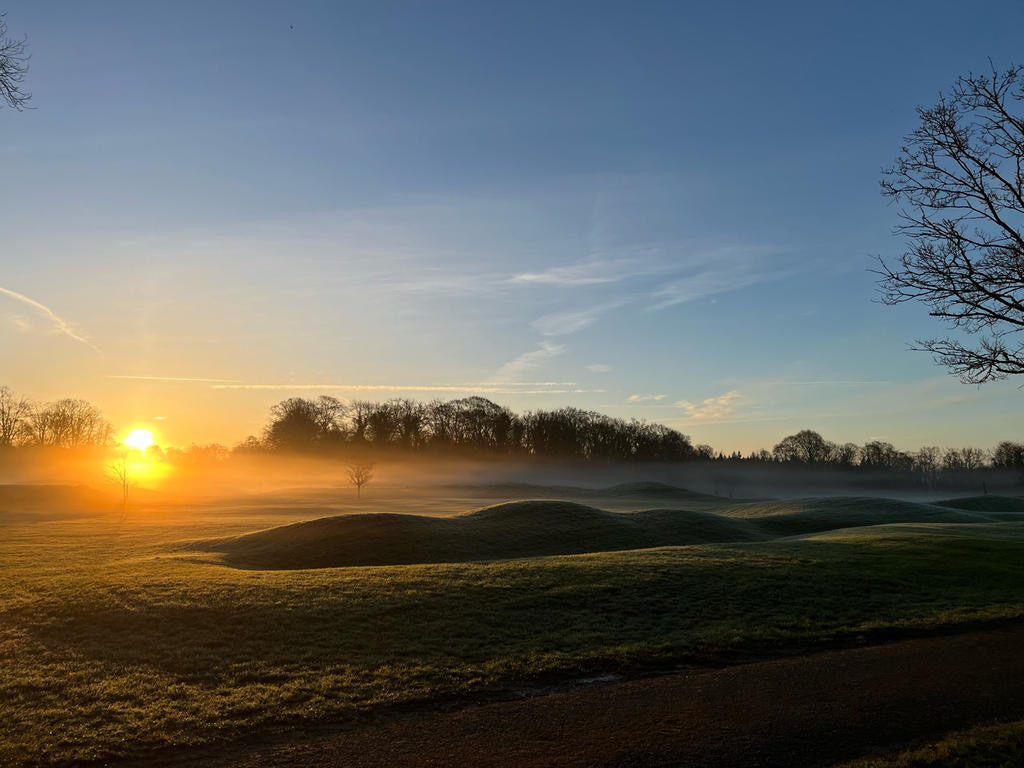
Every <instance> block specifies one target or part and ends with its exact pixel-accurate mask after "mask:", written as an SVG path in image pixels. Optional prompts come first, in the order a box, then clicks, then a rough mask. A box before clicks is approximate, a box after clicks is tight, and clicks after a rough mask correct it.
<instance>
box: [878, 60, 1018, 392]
mask: <svg viewBox="0 0 1024 768" xmlns="http://www.w3.org/2000/svg"><path fill="white" fill-rule="evenodd" d="M917 114H918V117H919V118H920V125H919V126H918V128H917V129H916V130H915V131H914V132H913V133H911V134H910V135H909V136H907V137H906V139H905V144H904V146H903V147H902V148H901V150H900V155H899V157H898V158H897V160H896V164H895V165H894V166H893V167H892V168H890V169H888V170H887V171H885V174H884V178H883V179H882V191H883V193H884V194H885V195H886V196H888V197H891V198H893V199H894V200H895V201H896V202H897V204H898V206H899V215H900V218H901V220H902V223H901V224H900V225H899V226H898V227H897V228H896V231H897V233H899V234H902V235H905V236H906V238H907V240H908V243H909V244H908V249H907V251H906V252H905V253H904V254H903V255H902V256H901V257H900V258H899V260H898V261H896V262H894V263H891V264H889V263H886V262H885V261H880V263H881V270H880V272H879V273H880V274H881V276H882V277H881V281H880V289H881V294H882V300H883V302H885V303H886V304H901V303H903V302H907V301H920V302H922V303H924V304H925V305H926V306H927V307H928V309H929V314H931V315H932V316H933V317H939V318H943V319H945V320H946V321H947V322H948V323H949V324H950V326H951V327H952V328H954V329H958V330H960V331H963V332H965V333H966V334H968V335H975V336H976V337H977V338H976V339H975V340H974V341H973V343H970V344H968V343H967V341H965V340H964V337H963V336H961V337H960V338H946V339H928V340H923V341H922V340H918V341H917V342H916V344H915V346H914V348H915V349H919V350H923V351H927V352H931V353H932V355H933V356H934V357H935V360H936V362H937V363H938V364H940V365H944V366H946V367H947V368H949V369H950V371H951V372H952V373H955V374H957V375H958V376H959V377H960V378H961V380H963V381H964V382H968V383H977V384H980V383H982V382H986V381H992V380H994V379H1003V378H1006V377H1007V376H1010V375H1014V374H1019V373H1024V342H1022V341H1021V338H1020V336H1018V335H1017V334H1019V333H1020V332H1021V331H1022V330H1024V67H1021V66H1012V67H1010V68H1009V69H1007V70H1006V71H1005V72H999V71H997V70H996V69H995V68H993V69H992V71H991V73H989V74H985V75H974V74H971V75H967V76H965V77H961V78H959V79H958V80H957V81H956V83H955V84H954V85H953V88H952V89H951V91H950V92H949V94H948V95H943V96H941V97H940V99H939V102H938V104H936V105H935V106H933V107H931V108H928V109H925V108H921V107H919V108H918V110H917Z"/></svg>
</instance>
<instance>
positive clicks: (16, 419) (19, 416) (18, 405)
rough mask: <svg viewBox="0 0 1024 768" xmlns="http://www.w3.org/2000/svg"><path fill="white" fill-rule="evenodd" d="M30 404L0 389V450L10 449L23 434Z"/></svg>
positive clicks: (30, 408)
mask: <svg viewBox="0 0 1024 768" xmlns="http://www.w3.org/2000/svg"><path fill="white" fill-rule="evenodd" d="M31 412H32V403H31V402H29V401H28V400H27V399H25V398H24V397H18V396H17V395H15V394H14V393H13V392H11V390H10V388H8V387H0V448H10V447H11V446H12V445H14V442H15V441H16V440H17V439H18V438H19V437H20V436H21V435H22V434H23V433H24V432H25V429H26V427H27V424H26V421H27V419H28V416H29V414H30V413H31Z"/></svg>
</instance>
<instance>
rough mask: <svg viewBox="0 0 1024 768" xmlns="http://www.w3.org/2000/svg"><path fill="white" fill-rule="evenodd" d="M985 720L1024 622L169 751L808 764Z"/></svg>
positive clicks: (1021, 713)
mask: <svg viewBox="0 0 1024 768" xmlns="http://www.w3.org/2000/svg"><path fill="white" fill-rule="evenodd" d="M995 719H1002V720H1009V719H1024V626H1020V625H1016V626H1009V627H1006V628H1002V629H988V630H984V631H977V632H972V633H965V634H957V635H947V636H942V637H928V638H917V639H912V640H904V641H901V642H896V643H891V644H888V645H879V646H873V647H868V648H856V649H849V650H838V651H826V652H822V653H816V654H813V655H809V656H803V657H799V658H792V659H781V660H775V661H762V662H756V663H751V664H744V665H741V666H735V667H729V668H726V669H713V670H694V671H692V672H683V673H675V674H670V675H664V676H660V677H652V678H646V679H641V680H632V681H628V682H619V683H603V684H594V685H588V686H584V687H579V688H575V689H572V690H567V691H562V692H558V693H552V694H550V695H546V696H534V697H529V698H523V699H518V700H514V701H502V702H496V703H489V704H481V705H477V706H472V707H469V708H466V709H462V710H459V711H455V712H425V713H421V714H407V715H400V716H393V717H390V718H388V719H387V720H385V721H382V722H380V723H376V724H364V725H360V726H358V727H354V728H351V729H349V730H338V731H335V732H320V733H318V734H312V735H306V736H301V737H300V736H296V737H294V738H292V739H291V740H289V741H286V742H281V743H278V744H267V745H263V746H249V747H245V746H241V745H239V746H235V747H233V748H231V749H230V750H228V751H224V752H220V753H219V754H217V753H214V754H205V755H204V754H195V753H193V754H192V755H191V756H189V757H187V758H185V757H184V756H181V759H176V760H173V761H169V762H173V763H174V764H177V765H188V766H203V768H207V767H208V766H231V767H232V768H243V767H244V768H286V767H287V768H298V767H299V766H302V767H303V768H305V767H306V766H316V767H317V768H320V767H321V766H323V767H325V768H328V767H331V768H333V767H336V768H342V767H344V768H371V767H372V768H377V767H378V766H379V767H380V768H384V767H385V766H386V767H387V768H404V767H407V766H408V767H411V766H416V767H420V766H496V767H497V766H502V767H503V768H504V767H505V766H516V768H533V767H534V766H579V767H581V768H589V767H590V766H607V767H610V766H621V767H625V766H708V767H709V768H711V767H714V768H730V767H732V766H744V767H746V766H780V767H781V766H786V768H794V767H803V768H811V767H812V766H830V765H834V764H835V763H837V762H839V761H843V760H847V759H852V758H855V757H858V756H861V755H864V754H868V753H871V752H886V751H889V749H893V748H896V747H899V746H902V745H905V744H908V743H912V742H917V741H921V740H927V739H931V738H937V737H939V736H941V735H942V734H943V733H945V732H947V731H949V730H953V729H957V728H965V727H969V726H972V725H975V724H978V723H983V722H988V721H992V720H995ZM160 762H164V761H160ZM146 764H148V765H153V764H154V762H152V761H150V762H148V763H146Z"/></svg>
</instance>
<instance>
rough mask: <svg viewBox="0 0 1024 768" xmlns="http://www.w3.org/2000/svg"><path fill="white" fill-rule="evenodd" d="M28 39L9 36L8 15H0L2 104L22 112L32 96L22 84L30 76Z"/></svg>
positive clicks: (0, 99) (0, 100) (0, 95)
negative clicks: (27, 49) (26, 76)
mask: <svg viewBox="0 0 1024 768" xmlns="http://www.w3.org/2000/svg"><path fill="white" fill-rule="evenodd" d="M25 43H26V39H25V38H21V39H20V40H15V39H13V38H10V37H8V36H7V19H6V15H5V14H2V13H0V102H3V103H6V104H7V106H9V107H11V108H13V109H17V110H19V111H20V110H22V109H25V107H26V106H27V105H28V102H29V99H31V98H32V94H31V93H28V92H27V91H24V90H22V87H21V84H22V83H23V82H24V81H25V75H27V74H28V59H29V56H28V53H27V51H26V45H25Z"/></svg>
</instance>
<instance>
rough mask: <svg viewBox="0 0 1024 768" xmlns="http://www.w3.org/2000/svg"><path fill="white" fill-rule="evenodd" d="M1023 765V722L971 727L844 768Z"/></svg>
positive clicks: (999, 767) (1013, 767) (997, 767)
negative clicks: (915, 746)
mask: <svg viewBox="0 0 1024 768" xmlns="http://www.w3.org/2000/svg"><path fill="white" fill-rule="evenodd" d="M1019 766H1024V721H1021V722H1016V723H1006V724H1002V725H992V726H984V727H981V728H972V729H970V730H967V731H958V732H956V733H952V734H950V735H948V736H946V738H944V739H943V740H942V741H939V742H936V743H934V744H929V745H928V746H925V747H919V748H917V749H911V750H907V751H904V752H899V753H897V754H894V755H890V756H888V757H876V758H868V759H865V760H858V761H856V762H852V763H847V764H846V765H844V766H842V768H1018V767H1019Z"/></svg>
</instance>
